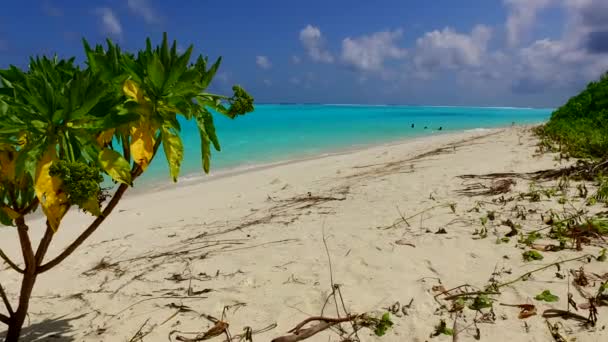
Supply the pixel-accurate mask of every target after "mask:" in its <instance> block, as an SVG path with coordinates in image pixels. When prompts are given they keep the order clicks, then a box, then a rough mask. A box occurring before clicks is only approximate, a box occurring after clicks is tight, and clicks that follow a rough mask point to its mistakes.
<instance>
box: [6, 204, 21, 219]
mask: <svg viewBox="0 0 608 342" xmlns="http://www.w3.org/2000/svg"><path fill="white" fill-rule="evenodd" d="M2 211H4V213H5V214H6V215H7V216H8V217H10V218H11V219H12V220H14V219H17V218H19V217H21V214H19V213H18V212H16V211H15V210H13V208H10V207H7V206H2Z"/></svg>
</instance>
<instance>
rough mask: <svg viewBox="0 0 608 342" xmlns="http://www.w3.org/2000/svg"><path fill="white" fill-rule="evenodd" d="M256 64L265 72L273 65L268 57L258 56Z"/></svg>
mask: <svg viewBox="0 0 608 342" xmlns="http://www.w3.org/2000/svg"><path fill="white" fill-rule="evenodd" d="M255 64H257V65H258V67H260V68H262V69H264V70H268V69H270V68H271V67H272V63H270V60H269V59H268V57H266V56H256V57H255Z"/></svg>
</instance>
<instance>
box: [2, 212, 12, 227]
mask: <svg viewBox="0 0 608 342" xmlns="http://www.w3.org/2000/svg"><path fill="white" fill-rule="evenodd" d="M0 224H2V225H4V226H8V227H12V226H14V225H15V224H14V223H13V219H11V218H10V217H9V216H8V214H7V213H6V212H4V210H0Z"/></svg>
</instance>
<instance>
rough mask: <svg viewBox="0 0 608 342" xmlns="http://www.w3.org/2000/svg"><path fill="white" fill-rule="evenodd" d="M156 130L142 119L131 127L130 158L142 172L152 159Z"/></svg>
mask: <svg viewBox="0 0 608 342" xmlns="http://www.w3.org/2000/svg"><path fill="white" fill-rule="evenodd" d="M155 131H156V129H155V128H154V127H152V125H151V124H150V122H149V121H147V120H145V119H144V118H142V119H140V120H139V121H137V122H136V123H135V124H134V125H133V126H132V127H131V157H133V161H135V162H136V163H137V164H138V165H139V166H141V169H142V170H143V171H145V170H146V168H147V167H148V165H149V164H150V161H151V160H152V157H154V133H155Z"/></svg>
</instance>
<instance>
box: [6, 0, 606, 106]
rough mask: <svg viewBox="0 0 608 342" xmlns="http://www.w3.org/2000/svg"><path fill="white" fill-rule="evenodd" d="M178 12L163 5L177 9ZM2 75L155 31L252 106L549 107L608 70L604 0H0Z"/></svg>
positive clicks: (127, 43) (137, 40)
mask: <svg viewBox="0 0 608 342" xmlns="http://www.w3.org/2000/svg"><path fill="white" fill-rule="evenodd" d="M178 3H179V5H175V4H178ZM2 5H3V6H2V7H3V10H2V12H0V67H6V66H8V65H9V64H16V65H19V66H25V65H26V63H27V57H28V56H30V55H40V54H47V55H49V54H55V53H57V54H59V55H60V56H72V55H75V56H77V57H78V58H79V59H80V60H82V46H81V41H80V39H81V38H82V37H85V38H86V39H87V40H89V41H91V42H94V43H100V42H102V41H103V40H104V39H105V38H106V37H110V38H112V39H113V40H115V41H118V42H119V44H120V45H121V46H122V47H123V48H125V49H136V48H138V47H141V46H142V45H143V43H144V39H145V37H147V36H150V37H152V39H153V40H156V41H158V40H159V39H160V37H161V35H162V32H163V31H167V32H168V33H169V36H170V38H171V39H177V41H178V42H179V44H180V46H181V47H182V48H185V47H187V46H188V44H190V43H192V44H194V45H195V48H196V52H197V53H202V54H204V55H208V56H210V57H211V58H214V57H217V56H220V55H221V56H223V57H224V63H223V65H222V68H221V70H220V73H219V75H218V77H217V78H216V80H215V81H214V82H215V83H214V86H213V87H214V88H215V90H219V91H227V90H228V89H229V87H230V85H231V84H235V83H238V84H241V85H243V86H244V87H246V88H247V89H248V90H249V91H250V92H251V93H252V94H253V95H254V97H255V98H256V101H257V102H298V103H304V102H313V103H315V102H323V103H398V104H429V105H482V106H486V105H487V106H532V107H553V106H557V105H559V104H561V103H563V102H564V101H565V100H566V99H567V98H568V97H569V96H571V95H573V94H575V93H576V92H577V91H579V90H580V89H581V88H582V87H584V85H585V84H586V83H587V82H589V81H591V80H593V79H596V78H598V77H599V76H600V75H601V74H602V73H603V72H604V71H606V70H608V1H606V0H458V1H455V0H433V1H429V0H426V1H408V0H401V1H397V0H386V1H354V0H350V1H345V0H325V1H316V0H309V1H306V2H296V1H285V0H282V1H278V0H272V1H244V0H243V1H230V0H223V1H218V0H215V1H210V0H198V1H195V0H192V1H175V2H169V1H160V0H106V1H74V0H63V1H59V0H41V1H31V0H29V1H28V0H21V1H13V0H4V1H3V4H2Z"/></svg>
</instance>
